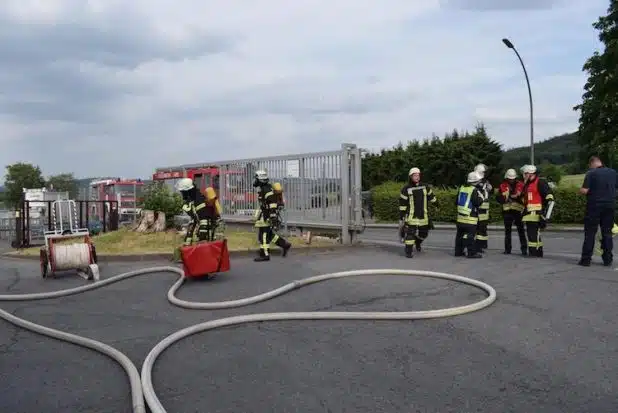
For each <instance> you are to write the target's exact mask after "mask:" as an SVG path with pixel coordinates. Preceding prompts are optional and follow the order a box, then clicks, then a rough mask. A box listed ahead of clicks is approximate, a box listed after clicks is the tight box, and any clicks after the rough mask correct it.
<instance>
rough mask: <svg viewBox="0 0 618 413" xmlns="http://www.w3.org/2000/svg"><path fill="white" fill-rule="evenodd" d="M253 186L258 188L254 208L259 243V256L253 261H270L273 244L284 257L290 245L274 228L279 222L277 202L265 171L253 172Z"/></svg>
mask: <svg viewBox="0 0 618 413" xmlns="http://www.w3.org/2000/svg"><path fill="white" fill-rule="evenodd" d="M253 186H254V187H255V188H257V190H258V209H256V210H255V214H254V216H253V217H254V219H255V227H256V228H257V229H258V242H259V244H260V251H259V256H257V257H255V259H254V261H256V262H261V261H270V245H271V244H275V245H276V246H278V247H279V248H281V250H282V251H283V253H282V255H283V256H284V257H285V256H287V254H288V251H289V250H290V248H291V247H292V244H290V243H289V242H288V241H286V240H285V239H284V238H282V237H281V236H280V235H279V234H278V233H277V232H276V230H277V229H278V228H279V226H280V225H281V223H280V222H279V215H278V213H277V211H278V209H279V205H280V204H279V202H278V201H277V196H276V195H275V191H274V190H273V186H272V185H271V184H270V182H269V179H268V174H267V173H266V171H263V170H259V171H256V173H255V180H254V181H253Z"/></svg>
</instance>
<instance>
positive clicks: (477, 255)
mask: <svg viewBox="0 0 618 413" xmlns="http://www.w3.org/2000/svg"><path fill="white" fill-rule="evenodd" d="M466 258H483V256H482V255H481V254H479V253H478V252H475V253H472V254H468V255H466Z"/></svg>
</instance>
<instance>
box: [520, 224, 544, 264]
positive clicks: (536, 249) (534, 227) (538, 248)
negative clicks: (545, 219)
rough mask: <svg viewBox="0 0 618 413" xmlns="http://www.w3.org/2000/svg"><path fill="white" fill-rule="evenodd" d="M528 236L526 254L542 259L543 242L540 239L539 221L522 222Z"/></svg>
mask: <svg viewBox="0 0 618 413" xmlns="http://www.w3.org/2000/svg"><path fill="white" fill-rule="evenodd" d="M524 222H525V223H526V235H528V254H529V255H530V256H531V257H543V240H542V239H541V224H540V221H539V220H534V221H524Z"/></svg>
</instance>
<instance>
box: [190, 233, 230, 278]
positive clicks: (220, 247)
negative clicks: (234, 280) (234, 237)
mask: <svg viewBox="0 0 618 413" xmlns="http://www.w3.org/2000/svg"><path fill="white" fill-rule="evenodd" d="M180 256H181V257H182V263H183V266H184V271H185V276H187V277H206V276H208V275H210V274H214V273H219V272H226V271H229V270H230V252H229V250H228V249H227V240H219V241H212V242H201V243H198V244H195V245H186V246H183V247H181V248H180Z"/></svg>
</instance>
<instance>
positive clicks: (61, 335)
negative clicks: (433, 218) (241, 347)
mask: <svg viewBox="0 0 618 413" xmlns="http://www.w3.org/2000/svg"><path fill="white" fill-rule="evenodd" d="M164 272H168V273H173V274H177V275H179V278H178V280H177V281H176V282H175V283H174V284H173V285H172V287H171V288H170V289H169V291H168V293H167V299H168V301H169V302H170V303H171V304H173V305H176V306H178V307H182V308H186V309H191V310H220V309H229V308H237V307H244V306H248V305H251V304H257V303H260V302H263V301H267V300H270V299H273V298H275V297H278V296H281V295H283V294H286V293H288V292H290V291H293V290H296V289H299V288H302V287H305V286H308V285H311V284H315V283H319V282H322V281H327V280H334V279H339V278H347V277H356V276H377V275H389V276H390V275H393V276H397V275H398V276H421V277H430V278H437V279H442V280H447V281H455V282H458V283H461V284H467V285H470V286H473V287H476V288H479V289H481V290H483V291H484V292H485V293H486V294H487V297H486V298H484V299H483V300H481V301H478V302H476V303H472V304H468V305H464V306H459V307H451V308H445V309H439V310H427V311H402V312H345V311H341V312H334V311H325V312H322V311H313V312H279V313H261V314H248V315H240V316H234V317H227V318H221V319H218V320H212V321H207V322H204V323H200V324H196V325H193V326H190V327H187V328H184V329H182V330H179V331H177V332H175V333H173V334H171V335H169V336H167V337H166V338H165V339H163V340H162V341H160V342H159V343H158V344H157V345H156V346H155V347H154V348H153V349H152V350H151V351H150V353H149V354H148V355H147V357H146V359H145V360H144V363H143V365H142V371H141V375H140V372H139V371H138V369H137V367H136V366H135V365H134V364H133V362H132V361H131V360H130V359H129V358H128V357H127V356H126V355H124V354H123V353H121V352H120V351H118V350H116V349H114V348H113V347H111V346H109V345H107V344H104V343H101V342H99V341H95V340H92V339H89V338H87V337H82V336H79V335H75V334H70V333H67V332H63V331H59V330H55V329H52V328H49V327H45V326H42V325H40V324H35V323H33V322H30V321H27V320H24V319H22V318H19V317H16V316H14V315H13V314H11V313H9V312H7V311H5V310H2V309H0V318H2V319H4V320H6V321H8V322H9V323H11V324H14V325H16V326H18V327H21V328H23V329H25V330H29V331H31V332H34V333H38V334H41V335H45V336H48V337H51V338H55V339H58V340H61V341H65V342H69V343H72V344H76V345H78V346H81V347H86V348H89V349H92V350H94V351H96V352H99V353H101V354H104V355H106V356H108V357H110V358H112V359H113V360H114V361H116V362H117V363H118V364H120V365H121V366H122V368H123V369H124V370H125V372H126V373H127V376H128V378H129V383H130V387H131V397H132V403H133V412H134V413H145V412H146V404H145V403H144V400H145V402H146V403H147V405H148V407H149V408H150V411H151V412H152V413H166V412H167V411H166V410H165V408H164V407H163V405H162V404H161V402H160V400H159V398H158V397H157V394H156V392H155V389H154V385H153V382H152V371H153V367H154V364H155V363H156V361H157V358H158V357H159V356H160V355H161V354H162V353H163V352H164V351H165V350H166V349H168V348H170V347H171V346H172V345H173V344H174V343H176V342H178V341H180V340H182V339H184V338H186V337H188V336H191V335H194V334H197V333H201V332H204V331H208V330H214V329H217V328H221V327H227V326H232V325H239V324H246V323H255V322H263V321H283V320H372V321H375V320H420V319H431V318H443V317H452V316H456V315H462V314H466V313H470V312H474V311H478V310H481V309H483V308H486V307H488V306H490V305H491V304H493V303H494V301H495V300H496V290H495V289H494V288H493V287H492V286H490V285H489V284H486V283H484V282H482V281H478V280H474V279H471V278H467V277H462V276H459V275H455V274H447V273H441V272H433V271H421V270H400V269H375V270H374V269H368V270H352V271H343V272H336V273H330V274H324V275H318V276H313V277H309V278H304V279H301V280H297V281H293V282H291V283H288V284H285V285H283V286H281V287H279V288H276V289H274V290H271V291H268V292H265V293H263V294H258V295H255V296H252V297H247V298H242V299H238V300H230V301H220V302H209V303H208V302H192V301H185V300H181V299H179V298H177V297H176V292H177V291H178V290H179V289H180V287H181V286H182V285H183V283H184V282H185V279H186V278H185V276H184V273H183V271H182V269H180V268H177V267H171V266H166V267H152V268H144V269H139V270H135V271H130V272H126V273H123V274H119V275H116V276H114V277H111V278H108V279H104V280H101V281H99V282H97V283H93V284H88V285H84V286H80V287H75V288H69V289H65V290H59V291H53V292H44V293H32V294H14V295H0V301H33V300H47V299H52V298H58V297H66V296H70V295H75V294H80V293H84V292H87V291H91V290H95V289H98V288H101V287H104V286H106V285H109V284H113V283H116V282H119V281H122V280H126V279H128V278H132V277H136V276H140V275H145V274H154V273H164Z"/></svg>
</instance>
